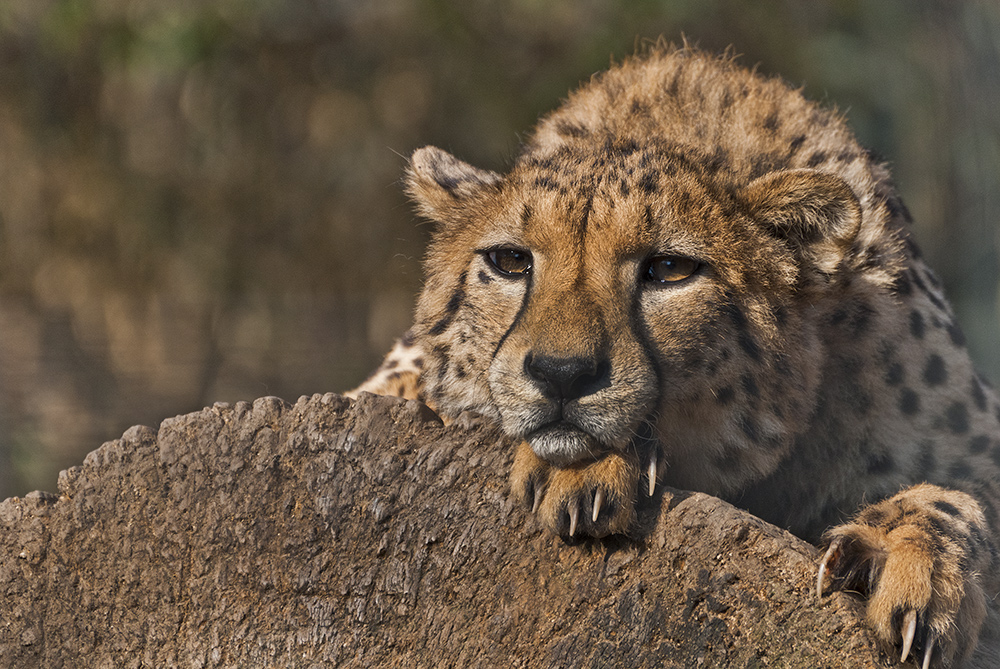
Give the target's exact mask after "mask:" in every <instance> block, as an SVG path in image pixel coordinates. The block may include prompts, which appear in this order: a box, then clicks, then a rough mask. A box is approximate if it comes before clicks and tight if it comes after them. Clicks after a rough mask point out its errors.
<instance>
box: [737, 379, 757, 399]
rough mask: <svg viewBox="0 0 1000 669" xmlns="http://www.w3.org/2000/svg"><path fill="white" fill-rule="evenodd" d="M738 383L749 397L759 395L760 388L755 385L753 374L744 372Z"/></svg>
mask: <svg viewBox="0 0 1000 669" xmlns="http://www.w3.org/2000/svg"><path fill="white" fill-rule="evenodd" d="M740 383H741V384H742V385H743V392H745V393H746V394H747V395H749V396H750V397H754V398H757V397H760V389H759V388H758V387H757V382H756V381H755V380H754V378H753V376H751V375H750V374H744V375H743V376H742V377H741V378H740Z"/></svg>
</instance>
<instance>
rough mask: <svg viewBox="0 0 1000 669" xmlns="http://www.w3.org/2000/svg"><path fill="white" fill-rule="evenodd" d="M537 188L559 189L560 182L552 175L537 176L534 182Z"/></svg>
mask: <svg viewBox="0 0 1000 669" xmlns="http://www.w3.org/2000/svg"><path fill="white" fill-rule="evenodd" d="M533 185H534V187H535V188H541V189H542V190H549V191H552V190H559V184H557V183H556V182H555V181H553V180H552V177H547V176H545V177H535V181H534V182H533Z"/></svg>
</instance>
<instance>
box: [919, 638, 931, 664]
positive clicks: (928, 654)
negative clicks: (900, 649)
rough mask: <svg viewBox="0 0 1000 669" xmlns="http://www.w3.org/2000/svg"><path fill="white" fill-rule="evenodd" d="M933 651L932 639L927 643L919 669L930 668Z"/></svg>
mask: <svg viewBox="0 0 1000 669" xmlns="http://www.w3.org/2000/svg"><path fill="white" fill-rule="evenodd" d="M933 651H934V639H933V638H932V639H931V640H930V641H928V642H927V650H925V651H924V663H923V665H921V669H927V667H929V666H931V653H932V652H933Z"/></svg>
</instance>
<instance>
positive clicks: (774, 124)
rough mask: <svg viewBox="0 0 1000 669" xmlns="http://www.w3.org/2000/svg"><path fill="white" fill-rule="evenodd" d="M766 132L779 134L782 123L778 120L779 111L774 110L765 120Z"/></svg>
mask: <svg viewBox="0 0 1000 669" xmlns="http://www.w3.org/2000/svg"><path fill="white" fill-rule="evenodd" d="M763 125H764V130H767V131H768V132H777V130H778V126H779V125H781V122H780V121H779V120H778V111H777V110H774V111H772V112H771V113H770V114H768V115H767V117H766V118H765V119H764V124H763Z"/></svg>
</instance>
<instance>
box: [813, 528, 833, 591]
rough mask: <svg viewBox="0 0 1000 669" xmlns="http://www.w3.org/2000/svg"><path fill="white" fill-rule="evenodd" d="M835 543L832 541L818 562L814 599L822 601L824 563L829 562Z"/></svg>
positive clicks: (824, 574)
mask: <svg viewBox="0 0 1000 669" xmlns="http://www.w3.org/2000/svg"><path fill="white" fill-rule="evenodd" d="M837 545H838V544H837V542H836V541H834V542H833V543H832V544H830V547H829V548H827V549H826V554H825V555H824V556H823V559H822V560H820V561H819V574H817V575H816V599H823V577H824V576H826V563H827V562H829V561H830V558H831V557H832V556H833V553H834V551H836V550H837Z"/></svg>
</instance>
